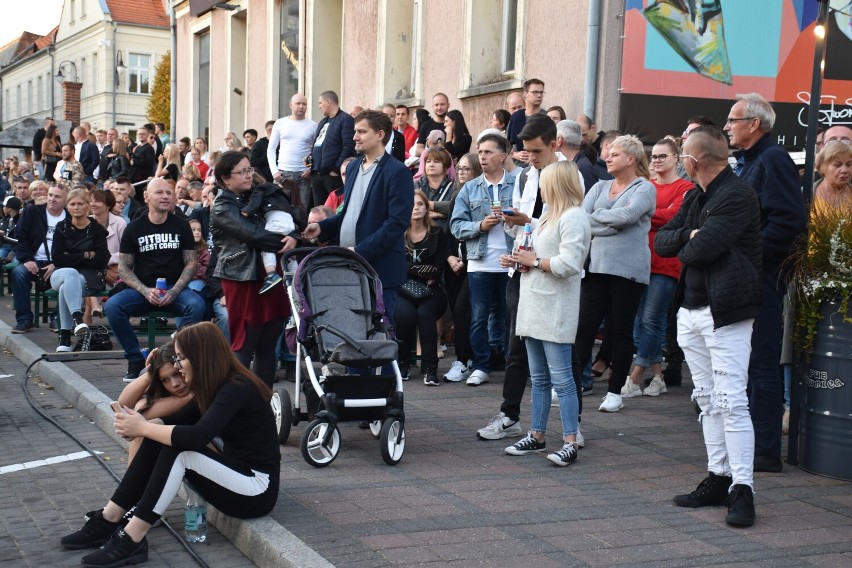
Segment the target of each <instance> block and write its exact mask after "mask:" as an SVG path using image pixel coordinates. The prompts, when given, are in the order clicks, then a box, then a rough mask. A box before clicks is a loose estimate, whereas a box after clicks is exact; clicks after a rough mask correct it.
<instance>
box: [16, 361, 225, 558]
mask: <svg viewBox="0 0 852 568" xmlns="http://www.w3.org/2000/svg"><path fill="white" fill-rule="evenodd" d="M45 358H46V357H45V355H44V354H42V356H41V357H39V358H38V359H36V360H35V361H33V362H32V363H31V364H30V366H29V367H27V370H26V372H25V373H24V380H23V381H22V382H21V388H22V389H23V391H24V396H25V397H26V399H27V402H28V403H29V405H30V406H31V407H32V409H33V410H35V411H36V412H37V413H38V414H39V415H40V416H41V417H42V418H44V419H45V420H47V421H48V422H50V423H51V424H53V425H54V426H56V428H57V429H59V431H60V432H62V433H64V434H65V435H66V436H68V437H69V438H71V439H72V440H74V442H76V443H77V445H78V446H80V447H81V448H83V449H84V450H85V451H87V452H89V454H91V455H92V457H93V458H95V459H96V460H98V463H99V464H101V465H102V466H103V467H104V469H106V470H107V471H108V472H109V474H110V475H111V476H112V477H113V479H115V481H116V482H120V481H121V477H120V476H119V475H118V474H117V473H115V471H114V470H113V469H112V468H111V467H110V466H109V464H107V462H105V461H104V460H103V458H101V456H99V455H98V454H97V453H96V452H95V451H94V450H93V449H91V448H90V447H89V446H87V445H86V444H85V443H84V442H83V441H82V440H80V439H79V438H78V437H77V436H75V435H74V434H72V433H71V432H69V431H68V430H67V429H66V428H65V427H63V426H62V425H61V424H60V423H59V422H57V421H56V420H54V419H53V418H51V417H50V416H48V415H47V414H45V413H44V411H42V409H41V408H39V407H38V406H37V405H36V403H35V401H34V400H33V398H32V396H30V391H28V390H27V381H28V380H29V378H30V372H31V371H32V368H33V367H35V365H36V363H39V362H41V361H43V360H44V359H45ZM161 523H162V525H163V526H164V527H165V528H166V530H167V531H169V533H170V534H171V535H172V536H173V537H175V538H176V539H177V540H178V542H180V543H181V545H182V546H183V547H184V549H185V550H186V551H187V552H188V553H189V555H190V556H191V557H192V559H193V560H195V562H196V563H197V564H198V565H199V566H201V567H202V568H210V565H209V564H207V563H206V562H205V561H204V559H202V558H201V557H200V556H199V555H198V553H196V552H195V551H194V550H193V549H192V548H191V547H190V546H189V543H188V542H186V541H185V540H184V539H183V537H181V536H180V534H179V533H178V532H177V531H176V530H175V529H174V528H172V526H171V525H170V524H169V523H168V522H167V521H166V519H165V517H161Z"/></svg>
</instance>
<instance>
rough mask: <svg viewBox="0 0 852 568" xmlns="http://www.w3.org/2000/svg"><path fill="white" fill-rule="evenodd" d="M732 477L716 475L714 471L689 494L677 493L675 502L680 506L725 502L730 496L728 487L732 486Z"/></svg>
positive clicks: (709, 505) (702, 505)
mask: <svg viewBox="0 0 852 568" xmlns="http://www.w3.org/2000/svg"><path fill="white" fill-rule="evenodd" d="M731 482H732V480H731V478H730V477H728V476H724V475H716V474H715V473H713V472H712V471H711V472H710V475H709V476H708V477H706V478H705V479H704V480H703V481H702V482H701V483H699V484H698V487H696V488H695V491H693V492H692V493H690V494H688V495H676V496H675V498H674V504H675V505H677V506H678V507H691V508H693V509H694V508H696V507H713V506H719V505H724V504H725V499H727V497H728V489H729V488H730V487H731Z"/></svg>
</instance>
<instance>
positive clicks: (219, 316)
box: [213, 298, 231, 345]
mask: <svg viewBox="0 0 852 568" xmlns="http://www.w3.org/2000/svg"><path fill="white" fill-rule="evenodd" d="M213 317H214V318H215V320H216V321H215V322H214V323H215V324H216V327H218V328H219V329H220V330H221V331H222V334H223V335H224V336H225V340H226V341H227V342H228V345H230V344H231V332H230V330H229V329H228V310H227V309H225V306H223V305H222V301H221V300H220V299H219V298H216V299H215V300H213Z"/></svg>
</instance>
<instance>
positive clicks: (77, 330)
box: [71, 312, 89, 335]
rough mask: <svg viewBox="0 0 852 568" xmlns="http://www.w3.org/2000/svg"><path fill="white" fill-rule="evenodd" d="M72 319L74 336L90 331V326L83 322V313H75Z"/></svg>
mask: <svg viewBox="0 0 852 568" xmlns="http://www.w3.org/2000/svg"><path fill="white" fill-rule="evenodd" d="M71 317H72V318H73V320H74V335H83V334H84V333H86V332H87V331H89V325H88V324H87V323H86V322H84V321H83V313H82V312H74V313H73V314H71Z"/></svg>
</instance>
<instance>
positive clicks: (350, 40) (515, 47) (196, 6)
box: [175, 0, 624, 147]
mask: <svg viewBox="0 0 852 568" xmlns="http://www.w3.org/2000/svg"><path fill="white" fill-rule="evenodd" d="M590 7H597V8H598V10H599V14H600V17H599V18H598V19H597V21H596V23H597V26H596V27H594V29H597V30H599V40H598V41H597V42H589V41H588V39H589V30H590V29H593V27H590V21H589V20H590V13H589V11H590ZM623 9H624V3H623V2H620V1H619V2H603V1H600V0H591V1H588V2H579V1H577V2H573V1H572V2H566V1H564V0H428V1H427V0H229V1H228V2H221V0H177V1H176V2H175V16H176V23H177V28H176V30H177V32H176V35H177V57H176V61H177V70H178V73H177V97H176V103H177V105H176V130H177V132H178V133H179V135H186V136H190V137H193V136H204V137H206V138H208V139H209V140H210V145H211V147H218V146H220V145H221V141H222V138H223V137H224V135H225V134H226V133H227V132H229V131H234V132H237V133H238V134H240V133H241V132H242V130H244V129H246V128H255V129H257V130H258V131H261V132H262V128H263V125H264V123H265V122H266V121H267V120H270V119H275V118H278V117H281V116H285V115H287V114H289V109H288V106H287V105H288V102H289V98H290V96H291V95H292V94H293V93H296V92H301V93H304V94H305V95H307V97H308V99H309V101H311V112H312V118H314V119H315V120H316V119H317V118H318V113H319V111H318V110H317V108H316V100H317V97H318V95H319V94H320V93H321V92H323V91H326V90H333V91H335V92H337V93H338V95H339V96H340V99H341V107H342V108H344V109H345V110H349V109H351V108H352V107H354V106H356V105H358V106H362V107H364V108H377V107H380V106H381V105H382V104H383V103H386V102H389V103H393V104H400V103H402V104H406V105H408V106H410V107H420V106H426V108H430V104H431V98H432V95H433V94H434V93H436V92H443V93H446V94H447V95H448V97H449V99H450V106H451V107H452V108H457V109H460V110H461V111H462V112H463V113H464V115H465V117H466V119H467V123H468V125H469V127H470V129H471V130H472V131H475V132H478V130H481V129H482V128H484V127H485V126H486V124H487V122H488V120H489V119H490V117H491V114H492V113H493V111H494V110H495V109H497V108H502V107H503V106H504V103H505V98H506V95H507V94H508V93H510V92H512V91H517V90H519V89H520V88H521V86H522V84H523V82H524V80H526V79H529V78H532V77H536V78H540V79H542V80H544V81H545V83H546V91H547V94H546V95H545V100H544V104H545V106H552V105H560V106H562V107H564V108H565V110H566V112H567V113H568V115H569V116H572V117H573V116H575V115H577V114H579V113H583V112H586V113H587V114H594V115H598V116H595V117H594V118H596V122H597V123H598V126H601V127H615V126H616V123H617V120H618V100H619V99H618V94H619V78H620V72H621V69H620V63H621V33H622V29H623ZM589 50H592V51H593V52H594V54H595V55H596V59H595V61H596V62H597V64H596V65H587V54H588V53H589ZM602 109H607V112H606V113H604V112H602Z"/></svg>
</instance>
